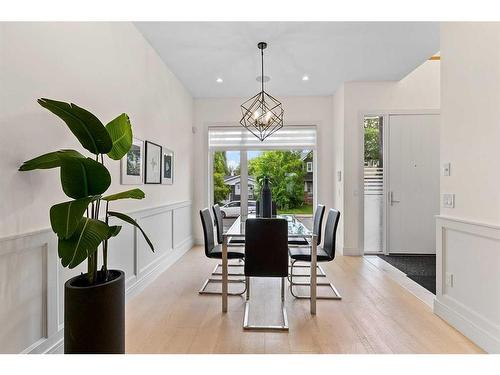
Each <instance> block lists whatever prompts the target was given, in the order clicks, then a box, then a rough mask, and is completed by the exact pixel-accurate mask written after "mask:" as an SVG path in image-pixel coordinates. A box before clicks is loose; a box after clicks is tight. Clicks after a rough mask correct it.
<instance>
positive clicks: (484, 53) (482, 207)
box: [434, 22, 500, 353]
mask: <svg viewBox="0 0 500 375" xmlns="http://www.w3.org/2000/svg"><path fill="white" fill-rule="evenodd" d="M441 88H442V89H441V141H440V144H441V150H440V151H441V163H450V164H451V168H450V171H451V173H450V176H441V194H445V193H447V194H454V195H455V207H454V208H441V215H440V217H439V218H438V220H437V225H436V228H437V231H436V232H437V233H436V243H437V285H436V287H437V293H436V300H435V303H434V311H435V312H436V313H437V314H438V315H439V316H441V317H442V318H443V319H445V320H446V321H448V322H449V323H450V324H452V325H453V326H454V327H455V328H457V329H458V330H460V331H461V332H462V333H464V334H465V335H466V336H468V337H469V338H470V339H472V340H473V341H474V342H476V343H477V344H478V345H480V346H481V347H482V348H483V349H485V350H486V351H488V352H491V353H500V192H499V185H500V169H499V167H498V153H499V150H500V126H499V121H498V118H499V116H498V108H499V104H500V23H473V22H465V23H455V22H446V23H443V24H441Z"/></svg>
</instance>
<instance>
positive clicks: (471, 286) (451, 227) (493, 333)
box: [434, 216, 500, 353]
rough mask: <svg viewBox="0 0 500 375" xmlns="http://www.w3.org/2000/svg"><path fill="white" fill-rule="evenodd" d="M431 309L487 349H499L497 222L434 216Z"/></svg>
mask: <svg viewBox="0 0 500 375" xmlns="http://www.w3.org/2000/svg"><path fill="white" fill-rule="evenodd" d="M436 248H437V259H436V267H437V270H436V271H437V284H436V289H437V290H436V300H435V303H434V312H435V313H436V314H437V315H439V316H440V317H442V318H443V319H445V320H446V321H448V323H450V324H451V325H453V326H454V327H455V328H457V329H458V330H459V331H461V332H462V333H463V334H464V335H466V336H467V337H469V338H470V339H471V340H472V341H474V342H475V343H476V344H478V345H479V346H481V347H482V348H483V349H484V350H486V351H488V352H490V353H500V272H499V271H498V270H499V268H500V227H497V226H492V225H486V224H481V223H474V222H469V221H465V220H459V219H454V218H449V217H444V216H439V217H438V218H437V221H436Z"/></svg>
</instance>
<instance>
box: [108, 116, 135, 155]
mask: <svg viewBox="0 0 500 375" xmlns="http://www.w3.org/2000/svg"><path fill="white" fill-rule="evenodd" d="M106 129H107V131H108V133H109V135H110V137H111V140H112V142H113V147H112V148H111V151H109V152H108V156H109V157H110V158H111V159H113V160H120V159H121V158H123V157H124V156H125V155H126V154H127V152H128V151H129V150H130V147H132V126H131V125H130V119H129V118H128V116H127V114H125V113H122V114H121V115H120V116H118V117H117V118H115V119H114V120H112V121H111V122H110V123H109V124H107V125H106Z"/></svg>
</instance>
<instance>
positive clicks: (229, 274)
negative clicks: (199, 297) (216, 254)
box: [198, 265, 247, 296]
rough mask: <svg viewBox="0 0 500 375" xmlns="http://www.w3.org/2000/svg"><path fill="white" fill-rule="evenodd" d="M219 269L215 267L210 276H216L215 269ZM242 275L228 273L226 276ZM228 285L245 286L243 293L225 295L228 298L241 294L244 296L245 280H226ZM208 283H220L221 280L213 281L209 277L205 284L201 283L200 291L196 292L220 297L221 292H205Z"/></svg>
mask: <svg viewBox="0 0 500 375" xmlns="http://www.w3.org/2000/svg"><path fill="white" fill-rule="evenodd" d="M218 267H219V265H216V266H215V268H214V270H213V272H212V275H217V273H216V272H215V271H216V270H217V268H218ZM242 275H243V274H231V273H228V276H242ZM227 282H228V283H244V284H245V289H243V291H242V292H241V293H236V292H231V293H229V292H228V293H227V295H228V296H241V295H243V294H245V292H246V290H247V283H246V280H245V279H228V280H227ZM210 283H222V279H214V278H211V277H209V278H208V279H206V280H205V282H204V283H203V286H202V287H201V289H200V290H199V291H198V294H212V295H218V296H220V295H222V292H211V291H207V290H205V289H206V288H207V286H208V284H210Z"/></svg>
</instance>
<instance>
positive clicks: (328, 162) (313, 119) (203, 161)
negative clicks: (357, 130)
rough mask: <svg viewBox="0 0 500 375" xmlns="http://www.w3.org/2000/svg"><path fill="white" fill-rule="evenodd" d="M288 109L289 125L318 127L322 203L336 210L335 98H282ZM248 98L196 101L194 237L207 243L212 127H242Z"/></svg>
mask: <svg viewBox="0 0 500 375" xmlns="http://www.w3.org/2000/svg"><path fill="white" fill-rule="evenodd" d="M279 99H280V100H281V102H282V103H283V108H284V110H285V115H284V118H285V126H286V125H316V126H317V132H318V133H317V135H318V137H317V139H318V153H319V155H318V156H317V159H316V160H317V163H318V165H317V173H318V176H317V180H318V185H319V186H318V189H317V193H318V203H322V204H324V205H325V206H326V207H327V208H329V207H333V194H332V185H331V184H332V181H333V172H332V171H333V165H332V155H333V150H332V112H333V108H332V98H331V97H329V96H318V97H314V96H311V97H285V98H279ZM245 100H246V98H207V99H196V100H195V105H194V107H195V120H194V121H195V144H194V148H195V150H196V156H195V157H196V163H195V181H196V183H195V199H194V205H193V218H194V219H193V220H194V235H195V240H196V242H197V243H200V244H201V243H203V233H202V230H201V225H200V223H199V213H198V212H199V210H200V209H202V208H203V207H207V206H208V205H209V199H208V195H207V191H208V140H207V134H208V127H209V126H214V125H217V126H239V120H240V117H241V112H240V105H241V103H243V102H244V101H245Z"/></svg>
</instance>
